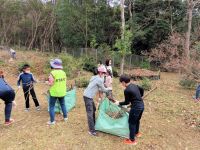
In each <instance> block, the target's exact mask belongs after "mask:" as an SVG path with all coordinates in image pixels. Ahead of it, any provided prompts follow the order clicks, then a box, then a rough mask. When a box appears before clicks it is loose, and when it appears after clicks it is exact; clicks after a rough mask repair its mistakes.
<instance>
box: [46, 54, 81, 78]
mask: <svg viewBox="0 0 200 150" xmlns="http://www.w3.org/2000/svg"><path fill="white" fill-rule="evenodd" d="M57 57H58V58H59V59H61V60H62V63H63V70H64V71H65V73H66V75H67V77H69V78H73V77H75V75H76V74H77V72H78V71H80V70H81V68H82V62H81V60H80V59H76V58H74V57H72V56H70V55H67V54H64V55H59V56H57ZM52 59H55V57H54V58H52ZM49 62H50V60H49V61H47V63H46V67H45V69H44V72H45V73H47V74H49V73H50V72H51V66H50V64H49Z"/></svg>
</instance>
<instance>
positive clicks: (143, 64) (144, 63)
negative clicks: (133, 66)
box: [140, 60, 150, 69]
mask: <svg viewBox="0 0 200 150" xmlns="http://www.w3.org/2000/svg"><path fill="white" fill-rule="evenodd" d="M140 68H142V69H150V62H149V61H148V60H144V61H143V62H142V63H141V64H140Z"/></svg>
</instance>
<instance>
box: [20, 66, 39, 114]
mask: <svg viewBox="0 0 200 150" xmlns="http://www.w3.org/2000/svg"><path fill="white" fill-rule="evenodd" d="M22 70H23V72H22V73H21V74H20V75H19V77H18V81H17V85H18V88H20V82H21V81H22V88H23V91H24V98H25V104H26V108H25V111H26V112H28V111H29V110H30V105H29V92H30V93H31V96H32V98H33V101H34V103H35V107H36V110H37V111H39V110H40V105H39V102H38V100H37V97H36V94H35V91H34V87H33V83H34V82H36V80H35V79H34V77H33V74H32V73H31V72H30V66H29V65H28V64H25V65H24V66H23V68H22Z"/></svg>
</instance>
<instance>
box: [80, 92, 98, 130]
mask: <svg viewBox="0 0 200 150" xmlns="http://www.w3.org/2000/svg"><path fill="white" fill-rule="evenodd" d="M83 99H84V101H85V108H86V112H87V119H88V126H89V131H90V132H94V131H95V111H96V107H95V104H94V101H93V99H91V98H88V97H85V96H84V97H83Z"/></svg>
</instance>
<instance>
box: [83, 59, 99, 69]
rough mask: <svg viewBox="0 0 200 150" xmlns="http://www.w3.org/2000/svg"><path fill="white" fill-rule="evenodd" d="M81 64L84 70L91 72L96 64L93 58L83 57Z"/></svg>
mask: <svg viewBox="0 0 200 150" xmlns="http://www.w3.org/2000/svg"><path fill="white" fill-rule="evenodd" d="M82 66H83V69H84V70H86V71H90V72H93V71H94V69H95V68H96V66H97V65H96V61H95V60H94V58H89V57H85V58H84V59H83V64H82Z"/></svg>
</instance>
